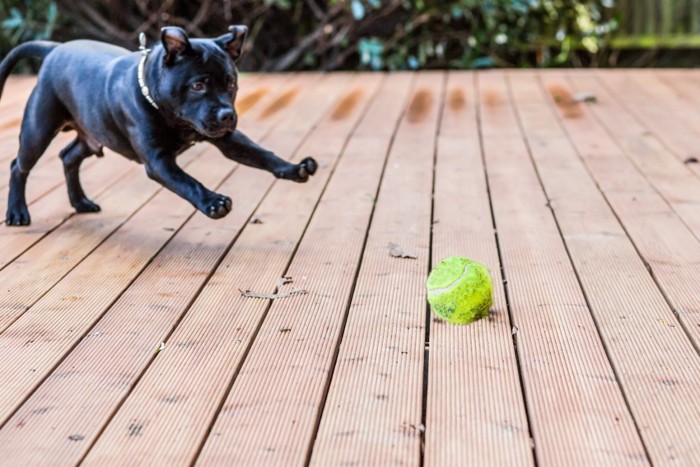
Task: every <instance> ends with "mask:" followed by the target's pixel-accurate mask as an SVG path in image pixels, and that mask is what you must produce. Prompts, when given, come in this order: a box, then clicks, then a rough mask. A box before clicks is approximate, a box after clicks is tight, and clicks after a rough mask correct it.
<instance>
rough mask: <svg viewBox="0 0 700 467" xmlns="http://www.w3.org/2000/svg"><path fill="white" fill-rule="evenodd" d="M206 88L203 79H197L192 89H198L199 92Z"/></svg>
mask: <svg viewBox="0 0 700 467" xmlns="http://www.w3.org/2000/svg"><path fill="white" fill-rule="evenodd" d="M206 88H207V85H206V84H204V83H203V82H201V81H197V82H196V83H192V89H193V90H195V91H197V92H201V91H204V90H205V89H206Z"/></svg>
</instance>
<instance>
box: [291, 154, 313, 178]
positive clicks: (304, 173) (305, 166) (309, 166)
mask: <svg viewBox="0 0 700 467" xmlns="http://www.w3.org/2000/svg"><path fill="white" fill-rule="evenodd" d="M317 169H318V163H317V162H316V160H315V159H314V158H313V157H307V158H306V159H304V160H303V161H301V162H299V164H297V166H296V171H297V173H296V178H294V181H295V182H299V183H304V182H306V181H308V180H309V177H310V176H311V175H313V174H315V173H316V170H317Z"/></svg>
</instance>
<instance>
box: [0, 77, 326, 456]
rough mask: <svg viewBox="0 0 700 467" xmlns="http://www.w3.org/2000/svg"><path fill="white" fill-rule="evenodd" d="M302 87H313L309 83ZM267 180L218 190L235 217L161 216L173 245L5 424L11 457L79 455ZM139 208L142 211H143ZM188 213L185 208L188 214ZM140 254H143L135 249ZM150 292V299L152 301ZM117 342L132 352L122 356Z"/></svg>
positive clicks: (291, 112)
mask: <svg viewBox="0 0 700 467" xmlns="http://www.w3.org/2000/svg"><path fill="white" fill-rule="evenodd" d="M309 82H311V83H312V82H313V79H311V80H309ZM290 86H294V85H293V84H291V83H287V85H286V86H285V88H286V90H288V89H290ZM286 90H285V91H284V92H281V93H279V94H272V95H271V96H270V99H269V102H266V101H265V100H263V101H261V105H271V104H272V103H274V102H275V101H276V100H278V99H279V97H280V96H283V95H284V94H285V92H287V91H286ZM300 115H301V116H305V115H304V112H303V111H302V109H299V108H296V109H295V108H294V106H291V107H289V108H288V109H287V110H285V111H284V112H280V113H279V117H284V118H275V119H269V120H268V121H267V122H266V123H265V124H263V125H260V124H257V125H253V127H252V128H249V130H246V131H247V133H248V134H249V135H250V136H251V137H253V138H256V139H258V138H259V140H260V141H263V142H264V140H265V138H266V137H267V136H269V134H270V131H271V130H272V129H273V128H275V127H276V126H278V125H281V124H284V123H285V119H293V118H297V117H298V116H300ZM308 117H309V120H308V122H309V123H308V124H307V125H308V127H309V128H310V127H311V125H312V124H313V121H314V120H313V114H309V115H308ZM307 129H308V128H307ZM294 135H296V138H297V140H299V139H301V138H303V136H304V132H303V131H301V133H299V132H297V133H294ZM284 143H286V144H291V145H292V146H293V145H294V144H295V142H294V139H293V136H291V137H289V138H287V140H285V141H284ZM278 149H280V150H281V149H285V148H278ZM209 153H210V154H209V155H210V157H208V158H207V160H205V161H203V165H201V167H200V168H199V170H200V171H202V172H203V173H209V175H208V176H209V177H214V176H218V177H222V176H225V174H226V172H225V171H223V172H220V173H219V174H218V175H214V174H213V173H211V170H210V169H209V168H210V167H211V166H212V165H214V164H215V163H217V162H218V164H217V165H221V164H220V159H221V156H220V155H219V154H218V153H217V151H216V150H214V149H213V148H212V149H210V150H209ZM193 165H194V164H193ZM234 167H235V166H234ZM195 168H196V167H195ZM272 180H273V178H272V177H271V176H270V175H269V174H267V173H264V172H262V171H257V170H252V169H247V168H239V169H238V170H236V171H235V172H234V174H233V175H232V176H231V177H229V178H228V179H227V180H226V181H225V182H224V184H223V186H222V187H221V191H223V192H227V191H226V190H231V191H229V193H231V194H233V195H234V200H235V201H234V212H233V213H232V214H230V215H229V216H227V217H226V218H225V220H224V221H221V222H216V223H214V224H213V226H212V225H211V224H212V223H213V221H211V220H210V219H207V218H206V217H204V216H201V215H195V217H193V218H192V219H191V220H189V221H188V222H187V223H186V224H185V226H184V227H182V230H179V231H178V229H179V225H178V224H177V222H176V219H173V218H172V217H171V216H166V217H165V219H164V220H165V222H166V224H167V225H166V226H165V227H163V229H164V230H165V231H167V232H175V231H177V233H175V234H174V235H175V237H174V238H173V239H172V241H171V242H170V243H169V244H168V245H167V246H166V247H165V248H164V249H163V251H162V252H160V253H159V254H158V256H157V257H156V258H155V259H154V260H153V262H152V263H151V264H149V265H148V267H147V268H146V269H145V270H144V272H143V273H142V274H141V275H140V276H139V277H138V278H137V279H136V280H135V282H134V283H133V284H132V285H131V286H130V287H129V289H128V290H127V291H126V292H125V293H124V294H123V295H122V296H121V297H120V298H119V299H118V300H117V302H116V303H115V304H114V306H112V307H111V308H110V310H109V313H108V314H107V315H105V317H104V318H102V320H101V321H99V322H98V323H97V324H96V325H95V326H94V327H93V328H92V329H91V331H92V332H90V333H88V334H87V336H86V337H84V338H83V340H82V341H81V342H80V343H79V345H78V346H77V348H76V349H75V350H74V351H73V352H72V353H71V354H70V355H69V356H68V358H67V359H66V360H65V361H63V362H62V363H61V364H60V365H59V366H58V367H57V368H56V369H55V370H54V371H53V373H52V374H51V375H50V376H49V377H48V379H47V381H46V382H45V383H44V384H43V385H42V386H41V387H40V388H39V390H38V391H37V392H36V393H35V394H34V395H32V397H30V398H29V400H28V401H27V403H25V404H24V405H23V407H22V408H21V409H20V410H19V411H18V412H17V414H16V415H15V416H14V418H13V419H12V420H10V421H9V422H8V423H7V425H6V427H5V429H3V430H1V431H0V438H2V439H3V445H4V446H6V447H7V450H8V456H10V457H12V458H13V459H22V458H25V459H28V458H37V459H40V458H41V457H42V456H46V455H50V456H51V457H52V458H55V459H62V460H63V461H65V462H66V463H69V462H75V461H77V460H79V459H80V458H81V457H82V456H83V455H84V453H85V451H86V450H87V449H88V448H89V446H90V444H91V442H92V441H93V440H94V438H95V436H96V435H97V434H98V433H99V432H100V430H101V429H102V426H103V425H104V423H105V422H106V421H107V420H108V419H109V416H110V415H111V413H112V412H113V411H114V410H115V408H116V407H117V406H118V405H119V403H120V402H121V400H122V399H123V397H124V396H125V395H126V394H127V393H128V391H129V389H130V388H131V386H132V385H133V384H134V383H135V382H136V381H137V380H138V377H139V375H140V374H141V372H142V371H143V368H145V367H146V366H147V364H148V362H149V361H150V359H151V358H152V356H153V353H154V349H155V348H156V347H157V345H158V343H159V342H161V341H163V340H164V339H165V336H166V335H167V334H168V333H169V332H170V331H171V330H172V326H174V324H175V323H176V322H177V321H178V319H179V318H180V316H181V314H182V312H183V311H184V310H185V309H186V308H187V305H189V303H191V301H192V300H193V298H194V296H195V295H196V293H197V292H198V290H199V289H200V288H201V286H202V285H203V283H204V282H205V281H206V280H207V279H208V277H209V273H210V271H211V268H213V267H214V266H215V265H216V263H217V262H218V261H219V259H220V257H221V256H222V255H223V254H224V252H225V251H226V248H227V247H228V245H229V243H230V242H231V240H232V239H233V238H235V236H236V233H237V231H238V230H240V229H241V228H242V225H243V224H245V222H246V220H247V219H248V218H249V216H250V214H251V212H252V210H253V209H254V208H255V207H256V206H257V204H258V202H259V200H260V198H261V197H262V196H263V195H264V194H265V193H266V191H267V189H268V188H269V186H270V185H271V184H272ZM173 197H174V195H173ZM239 199H240V200H242V204H239V201H238V200H239ZM145 209H148V206H147V207H146V208H145ZM191 213H192V209H190V215H191ZM155 217H157V216H155ZM207 226H208V227H207ZM144 230H148V229H144ZM147 234H148V232H143V231H139V232H138V233H137V235H139V236H140V235H147ZM117 235H119V233H118V234H117ZM120 240H123V239H120ZM217 240H219V242H218V243H217V242H216V241H217ZM210 242H213V243H210ZM132 243H133V242H132ZM139 249H141V250H143V248H142V247H141V245H140V248H139ZM137 250H138V249H137ZM154 289H155V290H156V291H157V292H156V291H154ZM102 294H104V291H102ZM152 294H155V295H156V297H157V299H156V300H154V298H153V295H152ZM154 302H155V303H154ZM144 313H145V316H144ZM97 337H99V339H98V338H97ZM125 341H126V342H125ZM124 345H126V348H127V349H132V350H133V351H132V352H126V353H125V352H124V347H123V346H124ZM154 345H155V346H156V347H154ZM121 354H124V355H122V356H121V358H118V359H116V361H115V364H114V365H112V366H111V367H110V370H111V371H110V372H109V373H107V374H104V375H102V377H101V378H96V379H95V378H94V375H96V374H99V373H100V371H99V370H100V368H101V366H102V365H103V364H104V360H105V359H107V358H110V357H109V356H110V355H121ZM115 381H116V382H115ZM82 392H90V393H91V394H92V395H93V396H92V398H91V400H90V413H89V415H86V414H85V413H84V409H83V405H82V404H83V403H84V399H83V398H81V397H80V396H79V395H80V394H81V393H82ZM76 396H78V397H77V399H76ZM47 404H48V405H49V406H50V407H51V410H50V411H43V410H41V407H46V406H47ZM37 405H38V406H39V410H38V413H41V415H42V417H35V416H34V415H36V414H37V411H36V406H37ZM38 432H44V433H45V436H46V438H45V439H46V442H45V443H44V445H43V449H42V451H39V452H38V451H36V450H35V449H32V439H33V437H34V434H35V433H38ZM76 433H79V436H80V437H81V441H82V442H81V443H75V442H72V441H71V440H70V436H72V435H75V434H76ZM27 435H29V436H27ZM33 456H37V457H33Z"/></svg>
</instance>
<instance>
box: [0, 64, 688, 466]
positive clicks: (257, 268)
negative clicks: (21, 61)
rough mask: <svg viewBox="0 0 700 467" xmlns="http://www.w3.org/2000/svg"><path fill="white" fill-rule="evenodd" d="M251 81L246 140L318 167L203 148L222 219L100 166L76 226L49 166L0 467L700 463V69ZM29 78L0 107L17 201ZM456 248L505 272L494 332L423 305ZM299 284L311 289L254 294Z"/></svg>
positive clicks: (33, 184)
mask: <svg viewBox="0 0 700 467" xmlns="http://www.w3.org/2000/svg"><path fill="white" fill-rule="evenodd" d="M241 79H242V84H243V87H242V91H241V95H240V96H239V99H238V103H237V107H238V110H239V113H240V114H241V115H243V114H245V116H244V117H243V118H242V120H241V128H242V129H243V131H244V132H246V133H247V134H248V135H249V136H251V137H252V138H253V139H254V140H256V141H258V142H261V143H262V144H263V145H264V146H265V147H269V148H271V149H273V150H274V151H275V152H277V153H279V154H280V155H282V156H284V157H291V158H293V159H296V160H299V159H301V158H302V157H305V156H307V155H314V156H317V158H318V159H319V161H320V162H321V168H320V169H319V173H318V174H317V175H316V176H315V177H313V178H312V179H311V181H310V182H309V183H308V184H305V185H298V184H294V183H289V182H281V181H280V182H278V181H275V179H274V178H273V177H272V176H270V174H267V173H265V172H262V171H256V170H253V169H250V168H247V167H238V166H236V165H235V164H232V163H230V162H226V161H223V162H222V160H221V156H220V155H219V154H218V153H216V151H214V150H213V149H211V148H209V149H204V148H203V147H196V148H194V150H191V151H188V152H187V153H186V154H184V155H183V159H181V161H182V162H184V163H185V164H186V165H187V170H188V172H192V173H194V174H196V176H197V177H198V178H200V179H203V180H205V181H206V183H207V184H208V185H210V186H212V187H213V186H214V185H217V184H219V183H221V185H220V188H219V189H218V191H222V192H225V193H227V194H230V195H232V196H233V197H234V211H233V212H232V213H231V214H230V215H229V216H228V217H227V218H225V219H222V220H220V221H212V220H210V219H208V218H206V217H204V216H203V215H201V214H199V213H196V212H194V210H193V208H192V207H191V206H189V205H188V204H187V203H186V202H184V201H183V200H181V199H179V198H177V197H176V196H174V195H172V194H170V193H168V192H166V191H164V190H162V189H160V187H159V186H158V185H157V184H155V183H153V182H152V181H150V180H148V179H147V177H145V175H144V173H143V168H142V167H139V166H137V165H135V164H133V163H131V162H129V161H126V160H124V159H123V158H120V157H117V156H116V155H114V154H111V153H108V154H107V155H106V158H105V159H104V160H98V159H97V158H91V159H89V160H87V161H86V163H85V165H84V167H83V171H82V173H83V174H84V176H83V179H84V184H85V187H86V191H87V192H88V195H90V196H91V197H93V198H94V199H95V200H96V201H97V202H99V203H100V204H102V206H103V208H104V211H103V212H101V213H99V214H96V215H84V216H83V215H81V216H77V215H74V214H73V213H72V209H71V208H70V206H69V203H68V200H67V196H66V194H65V188H64V187H65V182H64V177H63V173H62V170H61V164H60V160H59V159H58V158H57V157H55V156H56V154H57V153H58V151H59V150H60V149H61V147H62V146H65V144H67V142H68V141H69V139H71V138H72V135H71V134H70V133H68V134H60V135H59V136H58V137H57V138H56V139H55V141H54V142H53V143H52V145H51V146H50V148H49V149H48V151H47V154H46V155H45V156H44V157H42V159H41V160H40V161H39V163H38V164H37V167H36V168H35V170H33V171H32V175H31V177H30V184H29V193H28V195H29V196H28V198H29V201H30V203H31V204H30V211H31V213H32V217H33V224H32V226H31V227H29V228H20V229H18V228H14V229H10V228H6V227H4V226H0V244H1V245H2V248H0V349H1V350H2V351H3V359H0V378H2V380H3V381H4V383H3V384H2V385H0V446H2V455H3V458H2V461H0V464H8V465H27V464H38V465H45V464H50V463H55V464H60V465H75V464H79V463H81V462H82V463H84V464H87V465H98V464H99V465H103V464H115V465H150V464H158V463H160V464H164V465H192V464H194V463H198V464H200V465H213V464H216V465H219V464H221V465H309V464H313V465H326V464H332V465H335V464H341V463H344V462H347V463H352V462H357V463H362V464H372V463H374V464H387V463H392V462H395V463H403V464H410V465H416V466H418V465H430V466H432V465H533V464H534V465H543V466H544V465H556V466H559V465H589V464H590V465H615V466H618V465H627V464H629V465H647V464H658V465H693V464H694V463H696V459H698V458H700V442H698V441H697V440H698V439H700V436H699V435H700V429H699V428H698V426H700V391H699V389H700V294H698V293H697V284H698V283H700V209H699V208H700V164H697V163H695V164H694V163H692V162H687V163H684V162H685V160H686V159H688V158H692V157H697V154H698V153H697V152H696V149H695V148H696V147H697V146H698V143H699V142H700V111H698V110H697V109H696V107H697V105H698V103H700V86H697V84H698V83H700V72H698V71H697V70H613V71H597V70H596V71H593V70H575V71H574V70H569V71H565V70H548V71H518V70H511V71H503V72H450V73H442V72H417V73H415V74H413V73H406V74H387V75H382V74H369V73H367V74H365V73H341V74H335V73H334V74H328V75H325V74H319V73H295V74H288V75H275V74H270V75H256V74H250V75H245V76H242V77H241ZM34 80H35V78H32V77H29V78H24V77H11V78H10V79H9V80H8V82H7V85H6V88H5V93H4V96H3V98H2V99H0V203H1V204H3V205H4V203H5V202H6V201H5V200H6V195H7V181H8V169H9V161H10V160H11V159H12V158H13V157H15V153H16V150H17V144H18V138H17V136H18V134H19V125H20V122H21V118H22V113H23V107H24V102H25V101H26V98H27V96H28V95H29V93H30V92H31V88H32V87H33V85H34V82H35V81H34ZM580 91H588V92H592V93H593V94H594V95H596V97H597V98H598V102H597V103H596V104H583V103H579V104H568V100H569V99H570V98H571V97H572V96H573V95H575V94H576V93H577V92H580ZM553 97H554V99H553ZM404 108H405V109H404ZM3 161H4V162H3ZM229 173H230V175H229ZM253 220H254V221H253ZM494 225H495V227H496V229H497V230H496V231H495V232H494ZM389 242H393V243H397V244H399V245H400V246H402V247H403V248H404V249H405V250H407V251H408V252H409V253H413V254H414V255H415V256H417V259H415V260H412V259H397V258H391V257H390V256H389V249H388V243H389ZM450 255H464V256H469V257H472V258H475V259H478V260H481V261H482V262H485V263H486V264H487V265H488V266H489V268H490V269H491V272H492V276H493V279H494V285H495V290H494V294H495V296H494V298H495V301H494V306H493V309H492V312H491V315H490V318H489V319H484V320H480V321H478V322H476V323H472V324H470V325H468V326H455V325H450V324H447V323H445V322H443V321H441V320H439V319H437V318H436V317H435V316H434V315H432V314H431V313H430V312H429V310H428V309H427V304H426V303H425V290H424V282H425V279H426V276H427V273H428V270H429V267H430V266H431V265H433V264H435V263H436V262H437V261H439V260H440V259H442V258H443V257H446V256H450ZM501 268H503V269H501ZM283 274H289V275H291V276H292V277H293V280H294V282H293V283H292V284H288V285H285V286H283V287H282V290H283V291H289V290H291V289H294V288H296V287H299V288H303V289H306V290H307V291H308V292H309V293H308V294H305V295H296V296H292V297H290V298H287V299H278V300H275V301H273V302H270V301H269V300H264V299H254V298H244V297H241V296H240V293H239V292H238V290H237V289H238V288H241V289H250V290H254V291H257V292H267V293H271V292H274V291H275V288H276V285H275V284H276V282H277V280H278V278H279V277H280V276H281V275H283ZM503 279H507V281H503ZM3 330H4V332H3ZM161 342H165V347H164V349H163V350H161V351H158V350H157V349H158V348H159V344H160V343H161Z"/></svg>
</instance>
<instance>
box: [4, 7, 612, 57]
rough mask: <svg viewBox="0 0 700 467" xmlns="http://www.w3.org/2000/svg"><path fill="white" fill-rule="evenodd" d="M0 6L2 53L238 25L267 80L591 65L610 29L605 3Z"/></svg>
mask: <svg viewBox="0 0 700 467" xmlns="http://www.w3.org/2000/svg"><path fill="white" fill-rule="evenodd" d="M10 3H13V4H14V6H10ZM0 5H1V6H0V18H5V19H4V20H2V34H1V39H0V48H2V52H3V53H4V52H6V51H7V50H8V47H10V46H12V45H15V44H16V43H18V42H21V41H24V40H28V39H31V38H45V37H48V36H49V35H53V38H54V39H56V40H68V39H71V38H76V37H82V38H85V37H91V38H95V39H99V40H104V41H108V42H112V43H116V44H119V45H122V46H125V47H128V48H130V49H135V48H136V46H137V37H138V34H139V32H141V31H144V32H146V34H147V35H148V36H149V37H150V38H151V39H152V40H154V39H156V38H157V37H158V34H159V30H160V28H161V27H162V26H164V25H178V26H181V27H183V28H185V29H186V30H187V31H188V32H189V33H190V34H192V35H193V36H200V37H201V36H215V35H219V34H222V33H223V32H224V31H225V30H226V27H227V25H229V24H234V23H244V24H247V25H248V26H249V27H250V30H251V34H250V39H249V41H248V45H247V48H248V52H247V54H246V55H245V58H244V59H243V60H242V63H241V67H242V68H244V69H248V70H264V71H282V70H308V69H319V70H336V69H358V68H359V69H371V70H383V69H390V70H395V69H417V68H479V67H490V66H555V65H586V64H590V63H593V64H596V63H598V62H599V61H600V59H601V57H604V53H603V52H604V49H605V45H606V43H607V41H608V39H609V37H610V34H611V33H612V32H613V31H614V30H615V28H616V25H617V22H616V19H615V18H614V12H613V9H612V7H613V6H614V5H613V1H612V0H485V1H477V0H411V1H409V0H384V1H382V0H240V1H233V0H202V1H200V2H191V1H185V0H161V1H151V0H136V1H132V2H123V1H117V0H97V1H90V2H86V1H82V0H56V1H55V2H54V1H48V0H38V1H37V0H24V1H20V2H18V1H17V0H14V1H8V0H0ZM56 6H58V9H56ZM57 12H58V15H57V14H56V13H57ZM57 16H58V22H57Z"/></svg>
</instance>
